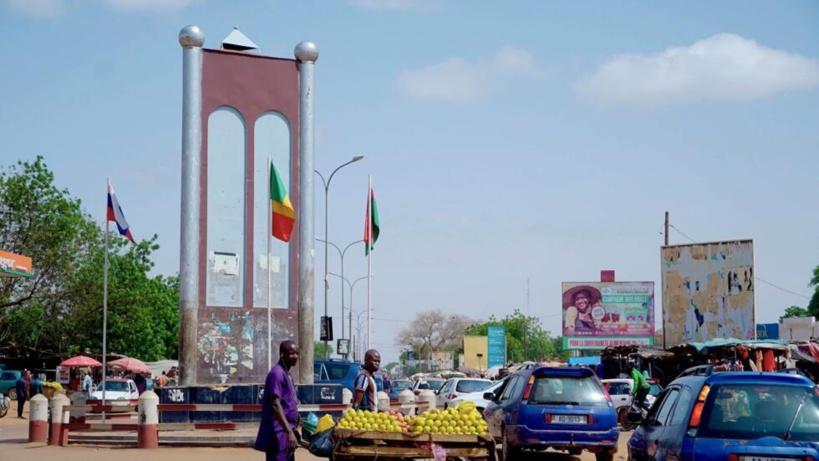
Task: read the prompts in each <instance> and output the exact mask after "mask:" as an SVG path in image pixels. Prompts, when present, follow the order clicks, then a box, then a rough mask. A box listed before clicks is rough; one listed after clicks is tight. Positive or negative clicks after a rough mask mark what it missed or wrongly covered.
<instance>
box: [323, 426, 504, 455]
mask: <svg viewBox="0 0 819 461" xmlns="http://www.w3.org/2000/svg"><path fill="white" fill-rule="evenodd" d="M334 439H335V443H334V448H333V458H332V459H334V460H338V461H365V460H375V459H378V460H379V461H382V460H386V459H436V458H435V455H434V453H433V452H434V451H440V450H441V449H443V451H445V452H446V454H445V457H446V459H453V458H461V459H486V460H488V461H496V460H497V451H496V447H495V441H494V440H493V439H492V437H491V436H489V435H488V434H478V435H476V434H427V433H418V434H413V433H407V432H380V431H367V430H358V429H345V428H339V427H337V428H336V429H335V432H334ZM438 447H440V448H438ZM439 456H441V455H440V454H439Z"/></svg>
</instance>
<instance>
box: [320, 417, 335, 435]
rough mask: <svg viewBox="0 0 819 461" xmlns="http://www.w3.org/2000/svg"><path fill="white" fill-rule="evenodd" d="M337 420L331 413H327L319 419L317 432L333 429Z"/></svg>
mask: <svg viewBox="0 0 819 461" xmlns="http://www.w3.org/2000/svg"><path fill="white" fill-rule="evenodd" d="M335 425H336V422H335V421H333V417H332V416H330V414H329V413H328V414H326V415H324V416H322V417H321V419H319V420H318V425H317V426H316V432H324V431H326V430H327V429H331V428H333V427H335Z"/></svg>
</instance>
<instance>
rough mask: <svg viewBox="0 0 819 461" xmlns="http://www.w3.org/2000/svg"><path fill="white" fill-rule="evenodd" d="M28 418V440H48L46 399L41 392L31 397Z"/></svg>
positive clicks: (43, 441)
mask: <svg viewBox="0 0 819 461" xmlns="http://www.w3.org/2000/svg"><path fill="white" fill-rule="evenodd" d="M29 405H31V406H30V407H29V408H30V409H31V410H30V412H29V418H28V441H29V442H40V443H46V442H48V399H47V398H45V396H44V395H43V394H37V395H35V396H34V397H32V398H31V403H30V404H29Z"/></svg>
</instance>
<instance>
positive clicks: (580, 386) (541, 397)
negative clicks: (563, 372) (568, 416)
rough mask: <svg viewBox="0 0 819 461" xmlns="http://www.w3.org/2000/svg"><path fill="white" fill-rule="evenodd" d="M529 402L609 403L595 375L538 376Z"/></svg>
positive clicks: (560, 403)
mask: <svg viewBox="0 0 819 461" xmlns="http://www.w3.org/2000/svg"><path fill="white" fill-rule="evenodd" d="M529 403H534V404H538V403H539V404H544V405H607V404H608V401H607V400H606V396H605V394H603V389H602V388H601V387H600V385H599V384H597V380H596V379H595V378H594V377H593V376H585V377H577V376H548V375H547V376H537V377H536V378H535V382H534V384H533V386H532V390H531V391H530V393H529Z"/></svg>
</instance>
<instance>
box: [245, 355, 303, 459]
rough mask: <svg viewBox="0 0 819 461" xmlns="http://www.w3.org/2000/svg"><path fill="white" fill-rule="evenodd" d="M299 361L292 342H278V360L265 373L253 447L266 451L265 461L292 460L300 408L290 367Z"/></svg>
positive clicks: (296, 441) (296, 440)
mask: <svg viewBox="0 0 819 461" xmlns="http://www.w3.org/2000/svg"><path fill="white" fill-rule="evenodd" d="M298 361H299V348H298V346H296V343H294V342H293V341H289V340H288V341H282V343H281V344H280V345H279V363H277V364H276V365H274V366H273V368H271V369H270V371H269V372H268V373H267V378H266V379H265V382H264V394H263V399H264V401H263V402H262V421H261V423H260V424H259V432H258V434H257V435H256V443H255V444H254V445H253V448H254V449H255V450H258V451H263V452H265V461H295V459H296V448H297V447H298V444H299V442H298V439H297V438H296V426H297V425H298V419H299V410H298V400H297V399H296V387H295V386H294V385H293V378H292V377H291V376H290V369H291V368H292V367H294V366H295V365H296V364H297V363H298Z"/></svg>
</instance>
